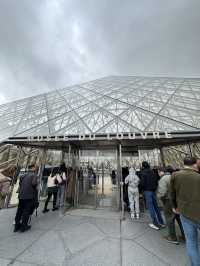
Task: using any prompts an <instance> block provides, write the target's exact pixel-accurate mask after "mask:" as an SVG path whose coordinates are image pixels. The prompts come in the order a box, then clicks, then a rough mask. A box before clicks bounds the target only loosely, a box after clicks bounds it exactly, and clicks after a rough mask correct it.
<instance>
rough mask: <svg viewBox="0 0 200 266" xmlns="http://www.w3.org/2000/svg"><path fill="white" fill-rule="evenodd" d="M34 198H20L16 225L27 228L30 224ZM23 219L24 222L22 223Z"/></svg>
mask: <svg viewBox="0 0 200 266" xmlns="http://www.w3.org/2000/svg"><path fill="white" fill-rule="evenodd" d="M33 205H34V200H33V199H20V200H19V204H18V208H17V213H16V216H15V227H16V228H19V227H20V228H21V229H26V227H27V225H28V220H29V216H30V213H31V210H32V209H33ZM21 221H22V223H21Z"/></svg>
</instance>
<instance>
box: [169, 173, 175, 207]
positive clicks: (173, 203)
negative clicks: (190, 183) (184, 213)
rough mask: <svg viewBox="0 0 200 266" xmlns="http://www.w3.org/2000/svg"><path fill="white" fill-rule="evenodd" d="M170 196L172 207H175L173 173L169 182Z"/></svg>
mask: <svg viewBox="0 0 200 266" xmlns="http://www.w3.org/2000/svg"><path fill="white" fill-rule="evenodd" d="M170 198H171V203H172V206H173V208H174V209H176V208H177V201H176V187H175V174H172V178H171V182H170Z"/></svg>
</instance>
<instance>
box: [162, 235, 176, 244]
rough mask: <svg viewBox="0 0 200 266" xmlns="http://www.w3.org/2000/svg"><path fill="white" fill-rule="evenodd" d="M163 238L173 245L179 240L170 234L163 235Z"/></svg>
mask: <svg viewBox="0 0 200 266" xmlns="http://www.w3.org/2000/svg"><path fill="white" fill-rule="evenodd" d="M163 238H164V239H165V240H166V241H167V242H169V243H172V244H175V245H179V242H178V240H177V238H174V237H171V236H163Z"/></svg>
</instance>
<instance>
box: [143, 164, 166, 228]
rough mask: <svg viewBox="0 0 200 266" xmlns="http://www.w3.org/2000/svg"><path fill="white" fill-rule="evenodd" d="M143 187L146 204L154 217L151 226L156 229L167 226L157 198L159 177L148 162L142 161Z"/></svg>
mask: <svg viewBox="0 0 200 266" xmlns="http://www.w3.org/2000/svg"><path fill="white" fill-rule="evenodd" d="M141 187H142V190H143V191H144V197H145V201H146V205H147V208H148V210H149V213H150V216H151V219H152V223H150V224H149V226H150V227H151V228H153V229H155V230H159V229H160V228H162V227H165V225H164V222H163V219H162V216H161V213H160V210H159V207H158V203H157V199H156V189H157V187H158V178H157V176H156V175H155V173H154V172H153V171H152V170H151V169H150V165H149V163H148V162H142V171H141Z"/></svg>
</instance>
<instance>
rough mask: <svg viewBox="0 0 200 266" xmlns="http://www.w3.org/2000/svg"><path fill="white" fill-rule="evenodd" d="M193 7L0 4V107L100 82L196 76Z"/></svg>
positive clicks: (183, 1) (199, 65)
mask: <svg viewBox="0 0 200 266" xmlns="http://www.w3.org/2000/svg"><path fill="white" fill-rule="evenodd" d="M199 10H200V2H199V1H198V0H190V1H188V0H174V1H166V2H163V1H156V0H140V1H139V0H135V1H132V0H128V1H120V0H110V1H107V0H101V1H97V0H96V1H94V0H84V1H82V0H69V1H65V0H51V1H47V0H44V1H40V0H35V1H32V0H20V1H17V0H1V2H0V38H1V41H0V103H1V102H4V101H9V100H14V99H16V98H22V97H27V96H30V95H33V94H38V93H41V92H47V91H49V90H52V89H55V88H61V87H65V86H67V85H71V84H74V83H79V82H84V81H87V80H92V79H96V78H98V77H102V76H106V75H113V74H121V75H154V76H156V75H167V76H199V73H200V60H199V59H200V52H199V42H200V34H199V23H200V16H199Z"/></svg>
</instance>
